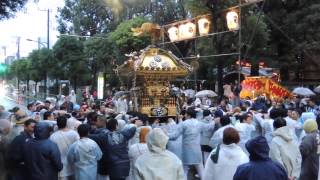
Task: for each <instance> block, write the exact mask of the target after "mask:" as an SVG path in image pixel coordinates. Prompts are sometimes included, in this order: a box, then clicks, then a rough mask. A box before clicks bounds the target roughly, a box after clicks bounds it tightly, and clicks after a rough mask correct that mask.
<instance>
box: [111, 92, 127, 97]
mask: <svg viewBox="0 0 320 180" xmlns="http://www.w3.org/2000/svg"><path fill="white" fill-rule="evenodd" d="M126 94H129V92H128V91H118V92H116V93H114V97H121V96H123V95H126Z"/></svg>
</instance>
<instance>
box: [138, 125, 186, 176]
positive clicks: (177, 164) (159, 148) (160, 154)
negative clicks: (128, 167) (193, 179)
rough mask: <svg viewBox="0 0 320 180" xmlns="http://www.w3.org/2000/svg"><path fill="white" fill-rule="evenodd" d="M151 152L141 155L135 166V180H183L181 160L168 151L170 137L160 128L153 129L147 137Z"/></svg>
mask: <svg viewBox="0 0 320 180" xmlns="http://www.w3.org/2000/svg"><path fill="white" fill-rule="evenodd" d="M147 138H148V139H147V145H148V148H149V151H150V152H147V153H145V154H143V155H141V156H140V157H139V158H138V159H137V161H136V163H135V166H134V170H133V171H134V172H133V173H134V179H135V180H152V179H156V180H183V178H184V177H183V168H182V162H181V160H180V159H179V158H178V157H177V156H176V155H174V154H173V153H171V152H170V151H168V150H166V145H167V142H168V139H169V138H168V136H167V135H166V134H165V133H164V132H163V131H162V129H160V128H155V129H153V130H152V131H151V132H150V133H149V135H148V137H147Z"/></svg>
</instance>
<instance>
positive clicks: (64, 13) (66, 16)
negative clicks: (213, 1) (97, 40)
mask: <svg viewBox="0 0 320 180" xmlns="http://www.w3.org/2000/svg"><path fill="white" fill-rule="evenodd" d="M58 11H59V19H58V22H59V27H58V30H59V32H60V33H75V34H79V35H90V36H93V35H95V34H99V33H102V32H105V31H110V30H112V29H113V28H112V22H113V19H114V17H113V14H112V12H111V9H110V8H108V7H106V6H105V4H104V3H103V1H101V0H65V6H64V7H63V8H60V9H59V10H58ZM113 27H114V26H113Z"/></svg>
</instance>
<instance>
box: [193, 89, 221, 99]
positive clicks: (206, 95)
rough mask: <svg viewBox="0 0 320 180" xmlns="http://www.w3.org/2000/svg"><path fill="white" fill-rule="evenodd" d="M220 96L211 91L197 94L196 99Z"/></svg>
mask: <svg viewBox="0 0 320 180" xmlns="http://www.w3.org/2000/svg"><path fill="white" fill-rule="evenodd" d="M216 96H218V95H217V93H215V92H214V91H211V90H202V91H199V92H197V94H196V97H198V98H201V97H216Z"/></svg>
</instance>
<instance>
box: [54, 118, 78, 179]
mask: <svg viewBox="0 0 320 180" xmlns="http://www.w3.org/2000/svg"><path fill="white" fill-rule="evenodd" d="M57 126H58V128H59V130H58V131H56V132H54V133H53V134H51V136H50V140H51V141H53V142H54V143H56V144H57V146H58V148H59V151H60V154H61V161H62V164H63V169H62V170H61V171H60V172H59V180H66V179H69V178H70V177H71V176H73V174H74V170H73V168H72V167H71V166H70V164H69V161H68V160H67V153H68V150H69V147H70V146H71V144H73V143H74V142H76V141H77V140H78V139H79V135H78V133H77V132H76V131H74V130H71V129H68V128H67V118H66V117H65V116H60V117H58V118H57Z"/></svg>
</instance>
